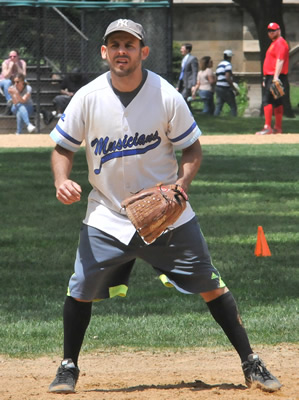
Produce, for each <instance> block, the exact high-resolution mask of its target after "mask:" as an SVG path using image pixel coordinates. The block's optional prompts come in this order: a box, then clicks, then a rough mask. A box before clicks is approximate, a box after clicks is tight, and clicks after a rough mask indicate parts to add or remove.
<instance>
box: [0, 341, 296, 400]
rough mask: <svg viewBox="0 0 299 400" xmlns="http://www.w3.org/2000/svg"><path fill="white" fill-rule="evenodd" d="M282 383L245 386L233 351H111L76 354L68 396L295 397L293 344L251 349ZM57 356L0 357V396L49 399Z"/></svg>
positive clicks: (152, 399) (96, 399) (94, 399)
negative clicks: (273, 388)
mask: <svg viewBox="0 0 299 400" xmlns="http://www.w3.org/2000/svg"><path fill="white" fill-rule="evenodd" d="M255 350H256V351H258V353H259V354H260V356H261V358H263V359H264V361H265V362H266V364H267V367H268V369H269V370H270V371H271V372H272V373H273V374H274V375H275V376H277V377H278V378H279V380H280V381H281V383H282V384H283V387H282V389H281V390H279V391H278V392H276V393H266V392H262V391H261V390H259V389H256V388H251V389H248V388H247V387H246V386H245V384H244V377H243V373H242V370H241V367H240V361H239V357H238V355H237V354H236V353H235V352H234V351H223V350H216V349H214V350H211V349H201V348H199V349H195V350H188V351H183V352H176V353H174V352H141V351H134V350H132V351H116V352H112V351H111V352H99V353H95V354H92V355H82V356H81V358H80V369H81V373H80V378H79V381H78V384H77V392H76V394H74V395H70V398H71V399H72V400H84V399H86V400H104V399H105V400H123V399H128V400H145V399H146V400H158V399H159V400H165V399H167V400H176V399H180V400H193V399H197V400H198V399H200V400H216V399H217V400H219V399H221V400H262V399H263V400H279V399H285V400H299V386H298V385H299V382H298V370H299V361H298V360H299V345H290V344H283V345H280V346H275V347H259V348H257V349H255ZM59 362H60V360H59V359H58V358H55V359H53V358H49V357H43V358H38V359H36V360H28V359H26V360H17V359H7V358H3V357H0V399H1V400H35V399H36V400H53V399H64V398H65V397H64V396H63V395H58V394H57V395H55V394H52V393H47V390H48V386H49V384H50V383H51V381H52V380H53V378H54V376H55V373H56V369H57V367H58V365H59Z"/></svg>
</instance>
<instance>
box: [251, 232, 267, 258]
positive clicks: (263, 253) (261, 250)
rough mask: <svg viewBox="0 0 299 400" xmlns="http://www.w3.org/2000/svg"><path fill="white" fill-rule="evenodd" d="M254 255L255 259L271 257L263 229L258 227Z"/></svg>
mask: <svg viewBox="0 0 299 400" xmlns="http://www.w3.org/2000/svg"><path fill="white" fill-rule="evenodd" d="M254 254H255V255H256V256H257V257H268V256H271V251H270V249H269V246H268V243H267V240H266V237H265V234H264V231H263V227H262V226H259V227H258V228H257V241H256V246H255V251H254Z"/></svg>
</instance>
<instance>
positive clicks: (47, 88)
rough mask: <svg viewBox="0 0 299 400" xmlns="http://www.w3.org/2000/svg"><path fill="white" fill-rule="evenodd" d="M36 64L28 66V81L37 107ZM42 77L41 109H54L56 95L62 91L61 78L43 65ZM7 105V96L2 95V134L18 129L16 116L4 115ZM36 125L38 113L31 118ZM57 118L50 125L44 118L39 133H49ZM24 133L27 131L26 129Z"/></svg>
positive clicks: (0, 104)
mask: <svg viewBox="0 0 299 400" xmlns="http://www.w3.org/2000/svg"><path fill="white" fill-rule="evenodd" d="M36 69H37V68H36V66H34V65H28V66H27V77H26V78H27V81H28V84H29V85H30V86H31V87H32V100H33V103H34V105H35V109H36V100H37V84H38V82H37V73H36ZM40 72H41V79H40V110H41V109H46V110H49V111H53V110H54V106H53V102H52V100H53V99H54V97H55V96H57V95H58V94H59V93H60V85H59V84H60V81H61V78H59V77H57V76H56V77H53V76H52V70H51V68H50V67H48V66H41V68H40ZM5 107H6V100H5V97H3V96H2V95H0V134H7V133H15V131H16V117H15V116H14V115H9V116H6V115H3V113H4V110H5ZM30 120H31V122H32V123H33V124H34V125H37V115H36V113H35V114H34V115H33V116H32V117H31V118H30ZM56 123H57V119H56V118H55V119H54V120H53V121H52V122H51V123H50V124H49V125H45V124H44V123H43V120H42V119H41V120H40V130H39V133H49V132H51V130H52V129H53V127H54V126H55V125H56ZM24 133H27V132H26V131H25V130H24Z"/></svg>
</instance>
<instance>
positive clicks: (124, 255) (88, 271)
mask: <svg viewBox="0 0 299 400" xmlns="http://www.w3.org/2000/svg"><path fill="white" fill-rule="evenodd" d="M136 258H140V259H142V260H144V261H146V262H147V263H148V264H149V265H152V266H153V268H154V270H155V271H156V273H157V274H158V276H159V277H160V280H161V282H162V283H163V284H164V285H165V286H166V287H167V286H169V287H173V286H174V287H175V288H176V289H177V290H179V291H180V292H182V293H186V294H193V293H198V294H199V293H203V292H209V291H211V290H214V289H218V288H223V287H225V283H224V282H223V280H222V279H221V276H220V274H219V272H218V271H217V269H216V268H215V267H214V265H213V264H212V262H211V257H210V254H209V250H208V246H207V244H206V241H205V239H204V237H203V235H202V232H201V230H200V226H199V224H198V222H197V218H196V217H194V218H193V219H192V220H191V221H189V222H187V223H186V224H183V225H181V226H179V227H178V228H176V229H173V230H171V231H169V232H167V233H165V234H163V235H162V236H160V237H159V238H158V239H157V240H156V241H155V242H154V243H152V244H150V245H146V244H145V243H144V242H143V240H142V239H141V238H140V236H139V235H138V233H136V234H135V235H134V236H133V238H132V240H131V242H130V243H129V244H128V245H125V244H123V243H121V242H120V241H119V240H117V239H116V238H114V237H113V236H110V235H108V234H107V233H105V232H103V231H100V230H98V229H96V228H93V227H90V226H87V225H84V224H83V225H82V228H81V232H80V242H79V247H78V249H77V257H76V261H75V272H74V274H73V275H72V277H71V278H70V281H69V290H68V295H70V296H72V297H75V298H79V299H81V300H89V301H91V300H93V301H96V300H101V299H105V298H109V297H114V296H125V295H126V293H127V290H128V283H129V277H130V274H131V271H132V268H133V265H134V262H135V259H136Z"/></svg>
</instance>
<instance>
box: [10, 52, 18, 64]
mask: <svg viewBox="0 0 299 400" xmlns="http://www.w3.org/2000/svg"><path fill="white" fill-rule="evenodd" d="M18 58H19V57H18V54H17V52H16V51H11V52H10V53H9V59H10V61H13V62H14V63H15V62H17V61H18Z"/></svg>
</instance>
